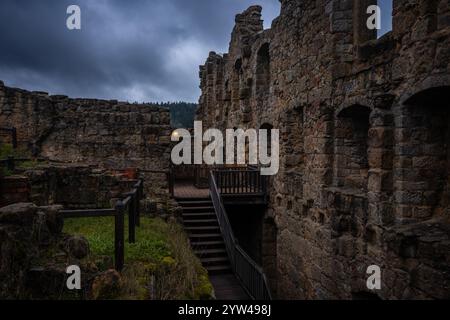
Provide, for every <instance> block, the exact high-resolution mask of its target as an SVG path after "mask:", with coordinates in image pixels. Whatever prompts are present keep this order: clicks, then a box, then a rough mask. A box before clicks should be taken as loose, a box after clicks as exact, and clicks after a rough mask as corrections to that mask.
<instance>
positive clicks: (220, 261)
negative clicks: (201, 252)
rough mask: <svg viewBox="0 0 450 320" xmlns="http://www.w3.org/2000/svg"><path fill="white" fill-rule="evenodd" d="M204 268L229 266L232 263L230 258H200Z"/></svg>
mask: <svg viewBox="0 0 450 320" xmlns="http://www.w3.org/2000/svg"><path fill="white" fill-rule="evenodd" d="M200 261H201V262H202V265H203V266H215V265H219V266H220V265H228V264H229V263H230V261H229V259H228V256H223V257H210V258H209V257H207V258H206V257H205V258H203V257H200Z"/></svg>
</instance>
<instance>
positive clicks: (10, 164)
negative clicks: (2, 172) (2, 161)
mask: <svg viewBox="0 0 450 320" xmlns="http://www.w3.org/2000/svg"><path fill="white" fill-rule="evenodd" d="M6 167H7V168H8V170H9V171H14V170H15V169H16V165H15V163H14V157H13V156H8V158H7V159H6Z"/></svg>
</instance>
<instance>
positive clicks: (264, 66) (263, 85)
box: [255, 42, 271, 96]
mask: <svg viewBox="0 0 450 320" xmlns="http://www.w3.org/2000/svg"><path fill="white" fill-rule="evenodd" d="M270 60H271V59H270V44H269V43H268V42H266V43H264V44H263V45H262V46H261V47H260V48H259V50H258V52H257V54H256V81H255V83H256V90H255V92H256V94H257V95H258V96H265V95H267V94H269V90H270V78H271V77H270Z"/></svg>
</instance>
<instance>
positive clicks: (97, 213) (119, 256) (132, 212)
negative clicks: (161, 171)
mask: <svg viewBox="0 0 450 320" xmlns="http://www.w3.org/2000/svg"><path fill="white" fill-rule="evenodd" d="M143 194H144V182H143V180H142V179H140V180H139V181H138V182H137V183H136V184H135V185H134V186H133V190H132V191H131V192H128V193H126V194H124V195H123V197H124V198H123V200H119V201H117V203H116V205H115V207H114V208H113V209H97V210H95V209H94V210H62V211H61V213H62V215H63V217H64V218H65V219H68V218H92V217H114V264H115V268H116V270H118V271H121V270H122V269H123V266H124V263H125V230H124V229H125V214H126V212H128V242H129V243H135V242H136V227H139V226H140V205H139V203H140V200H141V199H142V197H143Z"/></svg>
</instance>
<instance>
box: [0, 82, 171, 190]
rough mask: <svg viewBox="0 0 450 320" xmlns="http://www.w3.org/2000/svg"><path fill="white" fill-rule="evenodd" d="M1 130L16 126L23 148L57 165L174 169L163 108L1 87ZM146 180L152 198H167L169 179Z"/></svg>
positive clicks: (153, 177)
mask: <svg viewBox="0 0 450 320" xmlns="http://www.w3.org/2000/svg"><path fill="white" fill-rule="evenodd" d="M0 126H2V127H16V128H17V136H18V143H19V147H20V148H24V149H27V150H29V151H30V152H32V153H33V154H34V155H37V156H43V157H48V158H49V159H51V160H58V161H65V162H79V163H88V164H96V165H100V166H104V167H107V168H112V169H126V168H139V169H141V170H149V171H167V170H168V169H169V160H170V134H171V127H170V114H169V111H168V110H166V109H163V108H157V107H154V106H149V105H138V104H129V103H125V102H118V101H105V100H92V99H70V98H68V97H65V96H49V95H47V94H46V93H38V92H28V91H25V90H20V89H14V88H9V87H5V86H4V85H3V83H1V82H0ZM5 139H6V138H5ZM4 142H9V141H4ZM144 176H145V178H146V182H147V183H146V186H147V191H150V193H151V194H152V195H158V196H160V195H166V194H167V179H166V175H165V174H163V173H158V174H156V173H150V172H148V173H144Z"/></svg>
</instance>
